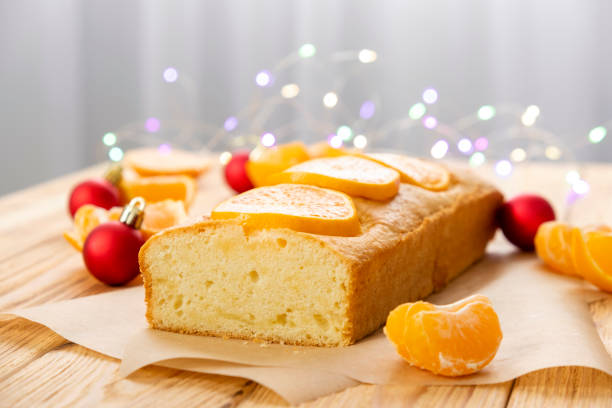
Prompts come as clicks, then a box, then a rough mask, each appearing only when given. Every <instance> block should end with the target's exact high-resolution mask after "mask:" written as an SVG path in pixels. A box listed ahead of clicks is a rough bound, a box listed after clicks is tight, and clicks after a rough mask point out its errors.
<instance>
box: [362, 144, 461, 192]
mask: <svg viewBox="0 0 612 408" xmlns="http://www.w3.org/2000/svg"><path fill="white" fill-rule="evenodd" d="M359 157H363V158H366V159H369V160H373V161H375V162H376V163H379V164H382V165H383V166H387V167H390V168H392V169H394V170H396V171H397V172H399V174H400V176H401V181H402V183H408V184H412V185H415V186H419V187H422V188H424V189H427V190H431V191H443V190H446V189H448V187H449V186H450V184H451V179H452V177H451V173H450V172H449V171H448V170H447V169H446V168H444V167H442V166H440V165H438V164H436V163H430V162H428V161H425V160H420V159H417V158H414V157H406V156H403V155H400V154H393V153H368V154H360V155H359Z"/></svg>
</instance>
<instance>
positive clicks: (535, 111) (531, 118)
mask: <svg viewBox="0 0 612 408" xmlns="http://www.w3.org/2000/svg"><path fill="white" fill-rule="evenodd" d="M538 116H540V108H539V107H537V106H536V105H529V106H528V107H527V109H525V112H524V113H523V114H522V115H521V122H522V123H523V125H525V126H533V124H534V123H535V121H536V119H537V118H538Z"/></svg>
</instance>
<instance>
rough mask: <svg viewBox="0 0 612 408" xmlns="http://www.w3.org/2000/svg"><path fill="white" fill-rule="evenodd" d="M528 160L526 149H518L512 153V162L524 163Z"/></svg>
mask: <svg viewBox="0 0 612 408" xmlns="http://www.w3.org/2000/svg"><path fill="white" fill-rule="evenodd" d="M526 158H527V152H526V151H525V149H522V148H520V147H517V148H516V149H513V150H512V151H511V152H510V160H512V161H514V162H522V161H524V160H525V159H526Z"/></svg>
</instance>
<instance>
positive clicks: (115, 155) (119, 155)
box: [108, 146, 123, 162]
mask: <svg viewBox="0 0 612 408" xmlns="http://www.w3.org/2000/svg"><path fill="white" fill-rule="evenodd" d="M108 158H109V159H111V160H112V161H114V162H118V161H121V159H123V150H121V148H119V147H117V146H115V147H113V148H111V149H110V150H109V151H108Z"/></svg>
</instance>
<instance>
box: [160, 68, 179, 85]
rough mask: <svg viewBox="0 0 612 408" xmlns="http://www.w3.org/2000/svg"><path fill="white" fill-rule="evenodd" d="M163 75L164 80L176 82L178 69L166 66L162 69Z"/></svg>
mask: <svg viewBox="0 0 612 408" xmlns="http://www.w3.org/2000/svg"><path fill="white" fill-rule="evenodd" d="M163 77H164V81H166V82H176V80H177V79H178V71H177V70H176V68H173V67H168V68H166V69H164V73H163Z"/></svg>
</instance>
